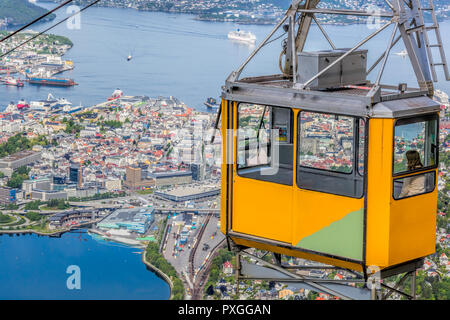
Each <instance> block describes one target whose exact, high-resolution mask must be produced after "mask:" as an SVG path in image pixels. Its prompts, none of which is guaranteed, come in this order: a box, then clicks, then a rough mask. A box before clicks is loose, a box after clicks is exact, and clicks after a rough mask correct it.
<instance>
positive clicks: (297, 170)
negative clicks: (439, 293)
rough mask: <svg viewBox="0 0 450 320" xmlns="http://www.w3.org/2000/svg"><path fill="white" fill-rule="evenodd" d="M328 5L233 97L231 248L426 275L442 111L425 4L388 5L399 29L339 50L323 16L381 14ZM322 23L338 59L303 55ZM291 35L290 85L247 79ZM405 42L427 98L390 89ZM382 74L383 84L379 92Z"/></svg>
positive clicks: (236, 82) (300, 20)
mask: <svg viewBox="0 0 450 320" xmlns="http://www.w3.org/2000/svg"><path fill="white" fill-rule="evenodd" d="M318 2H319V1H317V0H315V1H309V0H308V1H293V4H292V5H291V7H290V8H289V10H288V11H287V13H286V15H285V17H284V18H283V19H282V20H281V21H280V23H279V24H278V25H277V26H276V27H275V29H274V30H273V31H272V32H271V33H270V34H269V36H268V37H267V38H266V39H265V40H264V41H263V42H262V43H261V44H260V45H259V47H258V48H257V49H256V50H255V52H254V53H253V54H252V55H251V57H250V58H249V59H248V60H247V61H246V62H245V63H244V64H243V65H242V66H241V67H240V68H239V69H238V70H237V71H235V72H233V73H232V74H231V75H230V76H229V78H228V79H227V81H226V85H225V86H224V87H223V92H222V104H221V111H220V112H221V117H222V120H221V130H222V151H223V158H222V195H221V205H222V208H221V231H222V232H223V233H224V234H226V236H227V239H228V243H229V245H230V246H232V247H238V248H257V249H261V250H266V251H269V252H274V253H276V254H282V255H287V256H292V257H299V258H304V259H307V260H313V261H317V262H320V263H324V264H328V265H333V266H337V267H340V268H345V269H351V270H355V271H360V272H363V273H364V274H365V275H367V270H368V268H370V267H373V266H376V267H377V268H379V269H381V270H391V269H395V268H398V267H399V266H402V265H404V264H408V263H409V264H413V265H414V270H415V268H416V266H417V262H418V261H420V259H421V258H423V257H426V256H428V255H430V254H433V253H434V252H435V240H436V210H437V209H436V207H437V187H436V186H437V176H438V175H437V171H438V154H439V151H438V146H439V141H438V137H439V132H438V130H439V112H440V106H439V104H438V103H436V102H435V101H433V100H432V99H431V98H430V97H431V96H432V93H433V83H432V82H433V81H432V80H433V79H432V74H434V64H433V63H432V62H431V63H430V61H431V57H430V53H429V52H427V50H426V49H427V47H428V37H426V32H427V30H426V29H425V26H424V23H423V20H422V21H421V20H420V19H415V20H414V18H413V12H416V11H414V10H417V7H416V2H415V1H408V2H410V3H409V4H410V5H411V6H407V5H406V4H404V2H403V1H394V2H392V4H391V3H390V2H389V4H390V6H391V9H392V13H391V12H386V13H381V16H383V17H385V18H389V19H390V20H389V22H388V23H386V24H385V25H384V26H382V27H381V28H380V29H379V30H377V31H376V32H374V33H373V34H372V35H370V36H369V37H367V38H366V39H365V40H363V41H361V42H360V43H358V44H357V45H356V46H355V47H353V48H352V49H336V47H335V45H334V43H333V42H332V41H331V38H330V37H329V36H328V35H327V34H326V32H325V30H324V29H323V27H322V26H321V25H320V23H319V21H318V20H317V19H316V18H315V14H320V13H327V14H330V13H331V14H354V15H366V16H370V15H371V13H368V12H364V11H358V12H356V11H352V12H349V11H345V10H325V9H318V8H316V5H317V4H318ZM405 17H407V18H405ZM313 20H315V21H316V23H317V24H318V26H319V28H320V29H321V31H322V32H323V34H324V36H325V38H326V39H327V40H328V42H329V43H330V45H331V47H332V50H324V51H317V52H304V51H303V47H304V44H305V41H306V38H307V35H308V30H309V27H310V24H311V22H312V21H313ZM286 21H287V24H286V25H284V24H285V23H286ZM389 26H393V31H392V35H391V37H390V41H389V42H388V43H387V48H386V51H385V52H384V54H383V55H382V56H381V57H380V59H378V60H377V61H376V63H375V65H374V66H372V67H371V68H370V69H368V68H367V54H368V52H367V50H361V49H360V47H361V46H362V45H363V44H364V43H366V42H367V41H369V40H370V39H372V38H373V37H374V36H376V35H378V34H379V33H381V32H382V31H383V30H386V29H387V28H388V27H389ZM282 27H283V29H284V31H285V32H286V33H287V41H286V46H285V49H284V52H283V54H284V55H285V59H284V61H285V63H284V66H282V67H281V69H282V74H280V75H269V76H260V77H249V78H243V79H239V77H240V74H241V72H242V70H243V69H244V68H245V66H246V65H247V63H248V62H249V61H250V60H251V59H252V58H253V57H254V56H255V55H256V54H257V53H258V51H259V50H260V49H261V48H262V47H264V45H265V44H266V43H268V42H269V41H270V39H271V38H272V37H273V36H274V35H275V33H276V32H277V31H278V30H279V29H281V28H282ZM398 32H399V33H400V35H399V36H398V37H397V33H398ZM416 36H417V37H416ZM396 37H397V38H396ZM415 37H416V38H415ZM399 39H403V41H404V43H405V47H406V49H407V51H408V53H409V57H410V59H411V64H412V66H413V68H414V71H415V74H416V76H417V80H418V83H419V87H420V88H418V89H413V88H408V87H407V86H406V85H405V84H400V85H395V86H392V85H382V84H381V83H380V81H381V77H382V75H383V71H384V69H385V66H386V63H387V60H388V57H389V54H390V50H391V49H392V47H393V46H394V45H395V44H396V43H397V42H398V40H399ZM421 41H423V42H422V43H421ZM424 43H426V44H427V46H425V45H423V44H424ZM442 59H443V64H444V69H445V71H446V75H447V79H448V78H449V77H448V71H447V66H446V62H445V56H444V54H443V53H442ZM380 63H381V67H380V70H379V74H378V76H377V80H376V81H375V82H373V83H372V82H370V81H368V80H367V78H366V75H367V74H368V73H370V72H371V71H372V70H374V69H375V66H377V65H379V64H380ZM430 66H431V67H430Z"/></svg>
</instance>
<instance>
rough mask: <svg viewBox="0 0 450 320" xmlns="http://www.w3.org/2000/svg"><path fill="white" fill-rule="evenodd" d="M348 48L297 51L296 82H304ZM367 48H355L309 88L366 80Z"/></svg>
mask: <svg viewBox="0 0 450 320" xmlns="http://www.w3.org/2000/svg"><path fill="white" fill-rule="evenodd" d="M348 50H349V49H336V50H325V51H315V52H299V53H298V65H299V66H300V67H299V69H298V73H297V76H298V82H299V83H305V82H307V81H308V80H310V79H311V78H312V77H314V76H315V75H316V74H318V73H319V72H320V71H322V70H323V69H325V68H326V67H328V66H329V65H330V64H331V63H333V62H334V61H336V60H337V59H338V58H339V57H341V56H342V55H344V54H345V53H346V52H347V51H348ZM366 70H367V50H357V51H355V52H353V53H351V54H350V55H348V56H347V57H345V58H344V59H343V60H342V61H341V62H340V63H338V64H337V65H335V66H334V67H333V68H331V69H330V70H328V71H327V72H325V73H324V74H323V75H321V76H320V77H318V78H317V79H316V80H314V81H313V82H312V83H311V85H310V88H311V89H319V90H320V89H331V88H339V87H342V86H345V85H356V84H363V83H365V82H366V73H367V71H366Z"/></svg>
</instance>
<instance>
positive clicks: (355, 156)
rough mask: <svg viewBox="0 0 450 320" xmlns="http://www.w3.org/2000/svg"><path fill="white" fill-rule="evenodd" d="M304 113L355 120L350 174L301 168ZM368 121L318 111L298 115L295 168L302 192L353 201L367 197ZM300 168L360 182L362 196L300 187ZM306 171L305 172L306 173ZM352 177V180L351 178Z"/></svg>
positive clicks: (297, 181) (300, 112)
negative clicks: (361, 130) (361, 158)
mask: <svg viewBox="0 0 450 320" xmlns="http://www.w3.org/2000/svg"><path fill="white" fill-rule="evenodd" d="M302 112H309V113H316V114H324V115H334V116H342V117H349V118H353V119H354V122H353V161H352V171H351V172H350V173H345V172H339V171H335V170H327V169H319V168H312V167H307V166H301V165H300V161H299V157H300V153H299V150H300V137H301V135H300V131H301V114H302ZM360 120H362V121H363V122H364V138H365V140H364V148H363V154H364V156H365V157H364V171H363V173H362V174H361V173H360V172H359V168H358V167H359V166H358V164H359V147H360V144H359V139H358V140H357V138H358V137H359V128H360V126H359V121H360ZM356 128H358V130H355V129H356ZM368 128H369V126H368V119H365V118H363V117H358V116H351V115H344V114H336V113H326V112H318V111H310V110H300V111H299V113H298V115H297V150H295V151H296V159H297V166H296V168H295V170H296V179H295V180H296V181H295V183H296V185H297V187H298V188H299V189H301V190H308V191H314V192H320V193H325V194H332V195H336V196H342V197H347V198H353V199H362V198H364V197H365V194H366V191H365V186H364V185H365V179H366V174H365V172H366V170H367V159H366V149H367V143H368V136H369V131H368ZM299 168H303V169H305V171H306V172H311V173H313V172H317V173H318V174H321V175H326V176H329V177H330V176H331V177H333V176H334V177H336V178H337V177H339V178H344V180H352V181H356V180H359V181H360V182H361V185H362V190H361V195H353V196H351V195H344V194H341V193H335V192H330V191H323V190H316V189H313V188H305V187H303V186H300V184H299V182H300V181H299V178H300V174H299V171H300V170H299ZM305 171H304V172H305ZM350 177H352V178H350Z"/></svg>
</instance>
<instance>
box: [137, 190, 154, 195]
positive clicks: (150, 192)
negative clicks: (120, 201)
mask: <svg viewBox="0 0 450 320" xmlns="http://www.w3.org/2000/svg"><path fill="white" fill-rule="evenodd" d="M136 193H139V194H142V195H147V194H152V193H153V190H151V189H145V190H138V191H136Z"/></svg>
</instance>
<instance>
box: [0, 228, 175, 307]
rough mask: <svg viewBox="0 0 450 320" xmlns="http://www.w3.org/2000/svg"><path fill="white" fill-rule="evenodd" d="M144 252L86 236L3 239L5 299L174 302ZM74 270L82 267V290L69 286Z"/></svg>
mask: <svg viewBox="0 0 450 320" xmlns="http://www.w3.org/2000/svg"><path fill="white" fill-rule="evenodd" d="M140 251H142V250H139V249H136V248H131V247H127V246H123V245H120V244H114V243H111V242H104V241H102V240H100V241H97V240H94V239H93V238H92V237H91V236H89V235H88V234H87V233H86V232H82V233H66V234H64V235H62V237H61V238H49V237H39V236H37V235H21V236H12V237H11V236H8V235H3V236H0V300H9V299H33V300H35V299H37V300H41V299H45V300H47V299H57V300H58V299H64V300H66V299H70V300H72V299H74V300H75V299H96V300H97V299H101V300H103V299H104V300H116V299H120V300H128V299H133V300H140V299H146V300H165V299H168V298H169V294H170V289H169V286H168V285H167V283H165V282H164V281H163V280H162V279H161V278H159V277H158V276H157V275H156V274H154V273H153V272H150V271H148V270H147V269H146V266H145V265H144V264H143V263H142V261H141V255H139V254H137V252H140ZM72 265H74V266H78V267H79V268H80V284H81V288H80V290H77V289H73V290H69V289H68V287H67V279H68V278H69V277H70V276H71V275H72V274H73V272H70V273H66V271H67V268H68V267H69V266H72ZM69 282H71V281H69Z"/></svg>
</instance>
